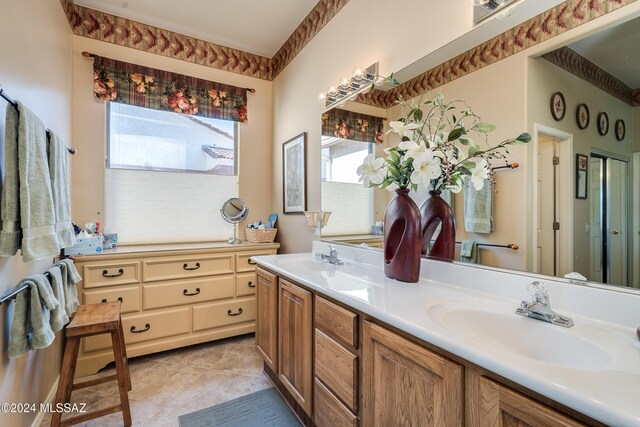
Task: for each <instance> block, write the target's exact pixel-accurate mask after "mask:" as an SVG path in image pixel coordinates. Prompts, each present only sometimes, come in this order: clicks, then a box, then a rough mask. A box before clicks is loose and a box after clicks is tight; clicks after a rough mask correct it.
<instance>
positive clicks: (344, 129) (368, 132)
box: [322, 108, 384, 144]
mask: <svg viewBox="0 0 640 427" xmlns="http://www.w3.org/2000/svg"><path fill="white" fill-rule="evenodd" d="M383 127H384V119H383V118H382V117H376V116H369V115H367V114H360V113H354V112H353V111H347V110H341V109H339V108H334V109H333V110H331V111H329V112H327V113H324V114H323V115H322V135H323V136H335V137H337V138H343V139H352V140H355V141H362V142H375V143H376V144H381V143H383V142H384V131H383Z"/></svg>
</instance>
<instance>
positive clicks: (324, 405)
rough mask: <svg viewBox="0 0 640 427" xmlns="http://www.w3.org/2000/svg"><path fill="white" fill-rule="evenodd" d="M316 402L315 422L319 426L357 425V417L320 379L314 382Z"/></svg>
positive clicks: (341, 426)
mask: <svg viewBox="0 0 640 427" xmlns="http://www.w3.org/2000/svg"><path fill="white" fill-rule="evenodd" d="M313 395H314V402H315V405H314V406H315V416H314V418H313V421H314V424H315V425H316V426H317V427H356V426H357V425H358V417H356V416H355V415H354V414H353V413H352V412H351V411H350V410H349V409H348V408H347V407H346V406H344V405H343V404H342V402H340V400H338V398H337V397H335V396H334V395H333V394H332V393H331V391H329V390H328V389H327V388H326V387H325V386H324V385H323V384H322V383H321V382H320V381H318V379H317V378H316V379H315V381H314V384H313Z"/></svg>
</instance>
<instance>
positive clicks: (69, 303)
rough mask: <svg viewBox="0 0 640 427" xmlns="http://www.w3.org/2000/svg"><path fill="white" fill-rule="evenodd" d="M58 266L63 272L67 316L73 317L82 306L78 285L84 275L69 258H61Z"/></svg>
mask: <svg viewBox="0 0 640 427" xmlns="http://www.w3.org/2000/svg"><path fill="white" fill-rule="evenodd" d="M56 266H57V267H60V271H61V273H62V283H63V286H62V287H63V290H64V301H65V310H66V312H67V316H69V317H71V315H72V314H73V313H75V311H76V310H77V309H78V307H79V306H80V302H79V301H78V288H77V287H76V285H77V284H78V282H80V281H81V280H82V277H81V276H80V275H79V274H78V270H76V266H75V264H74V263H73V261H71V260H70V259H68V258H65V259H63V260H61V261H60V262H58V263H57V264H56Z"/></svg>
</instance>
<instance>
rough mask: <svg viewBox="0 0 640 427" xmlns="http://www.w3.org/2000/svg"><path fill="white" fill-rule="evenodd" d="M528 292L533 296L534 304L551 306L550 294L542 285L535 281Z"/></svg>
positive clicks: (528, 287) (528, 288)
mask: <svg viewBox="0 0 640 427" xmlns="http://www.w3.org/2000/svg"><path fill="white" fill-rule="evenodd" d="M527 291H529V293H530V294H531V299H532V301H533V302H534V303H541V304H545V305H549V293H548V292H547V288H546V287H545V286H544V285H543V284H542V283H540V282H538V281H535V282H533V283H531V284H529V286H527Z"/></svg>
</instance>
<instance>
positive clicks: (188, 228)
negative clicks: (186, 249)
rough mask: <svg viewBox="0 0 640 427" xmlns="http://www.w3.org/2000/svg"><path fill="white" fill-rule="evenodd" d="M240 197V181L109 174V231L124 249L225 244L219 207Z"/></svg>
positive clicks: (227, 232)
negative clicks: (166, 244)
mask: <svg viewBox="0 0 640 427" xmlns="http://www.w3.org/2000/svg"><path fill="white" fill-rule="evenodd" d="M237 196H238V177H237V176H225V175H211V174H190V173H172V172H155V171H140V170H126V169H106V170H105V224H104V225H105V231H106V232H109V233H118V240H119V242H120V243H122V244H143V243H176V242H203V241H218V240H226V239H228V238H229V237H230V236H231V235H232V234H233V226H232V225H231V224H228V223H227V222H225V221H224V220H223V219H222V217H221V216H220V207H221V206H222V204H223V203H224V202H225V201H226V200H227V199H229V198H230V197H237Z"/></svg>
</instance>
